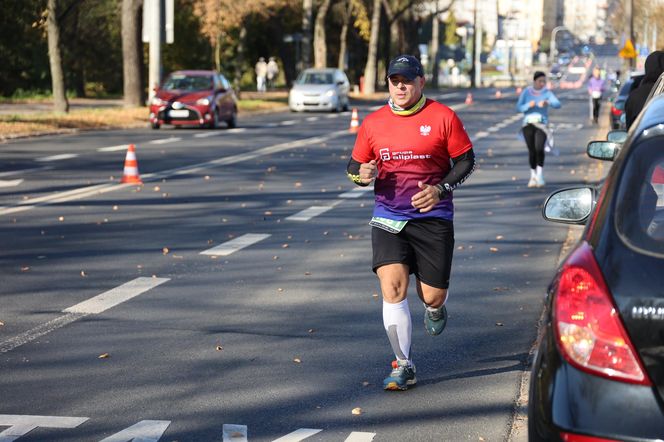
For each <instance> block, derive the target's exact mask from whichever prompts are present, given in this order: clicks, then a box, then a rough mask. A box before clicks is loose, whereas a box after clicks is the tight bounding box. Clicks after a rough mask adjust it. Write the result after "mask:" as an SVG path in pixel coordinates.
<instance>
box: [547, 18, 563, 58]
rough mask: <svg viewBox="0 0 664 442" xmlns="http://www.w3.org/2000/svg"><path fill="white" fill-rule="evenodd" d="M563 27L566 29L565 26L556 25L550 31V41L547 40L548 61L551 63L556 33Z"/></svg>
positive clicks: (554, 49)
mask: <svg viewBox="0 0 664 442" xmlns="http://www.w3.org/2000/svg"><path fill="white" fill-rule="evenodd" d="M563 29H565V30H567V27H566V26H556V27H555V28H553V30H552V31H551V41H550V42H549V63H552V60H553V57H554V56H555V55H556V34H558V31H561V30H563Z"/></svg>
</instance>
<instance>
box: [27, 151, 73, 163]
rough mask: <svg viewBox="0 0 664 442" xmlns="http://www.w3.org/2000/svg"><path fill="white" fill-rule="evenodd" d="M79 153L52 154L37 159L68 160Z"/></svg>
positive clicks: (42, 160)
mask: <svg viewBox="0 0 664 442" xmlns="http://www.w3.org/2000/svg"><path fill="white" fill-rule="evenodd" d="M77 156H78V154H75V153H62V154H60V155H51V156H50V157H42V158H37V159H36V160H35V161H40V162H46V161H59V160H68V159H69V158H76V157H77Z"/></svg>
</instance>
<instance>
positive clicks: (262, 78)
mask: <svg viewBox="0 0 664 442" xmlns="http://www.w3.org/2000/svg"><path fill="white" fill-rule="evenodd" d="M255 71H256V90H257V91H258V92H265V89H266V85H265V82H266V81H267V63H265V58H263V57H260V58H259V59H258V62H256V66H255Z"/></svg>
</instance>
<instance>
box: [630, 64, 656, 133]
mask: <svg viewBox="0 0 664 442" xmlns="http://www.w3.org/2000/svg"><path fill="white" fill-rule="evenodd" d="M645 71H646V72H645V76H644V77H643V80H641V84H639V86H638V87H637V88H636V89H633V90H632V92H630V93H629V95H628V96H627V101H626V102H625V118H626V121H627V129H629V128H630V126H631V125H632V123H634V120H636V117H638V116H639V112H641V109H643V106H645V104H646V100H647V99H648V94H650V90H651V89H652V87H653V86H654V85H655V82H656V81H657V79H658V78H659V76H660V75H661V74H662V72H664V51H654V52H652V53H650V55H648V58H646V63H645Z"/></svg>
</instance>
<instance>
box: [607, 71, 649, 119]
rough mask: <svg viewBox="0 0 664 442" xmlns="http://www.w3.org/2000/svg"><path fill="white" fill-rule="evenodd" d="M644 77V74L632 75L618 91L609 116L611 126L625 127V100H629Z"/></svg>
mask: <svg viewBox="0 0 664 442" xmlns="http://www.w3.org/2000/svg"><path fill="white" fill-rule="evenodd" d="M642 79H643V74H642V73H641V74H635V75H632V76H630V77H629V78H628V79H627V80H625V83H623V85H622V87H621V88H620V90H619V91H618V95H616V97H615V98H614V99H613V102H612V103H611V110H610V112H609V118H610V119H611V128H612V129H625V117H624V114H625V101H627V96H628V95H629V93H630V92H631V91H632V89H634V88H636V87H637V86H638V85H639V83H641V80H642Z"/></svg>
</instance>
